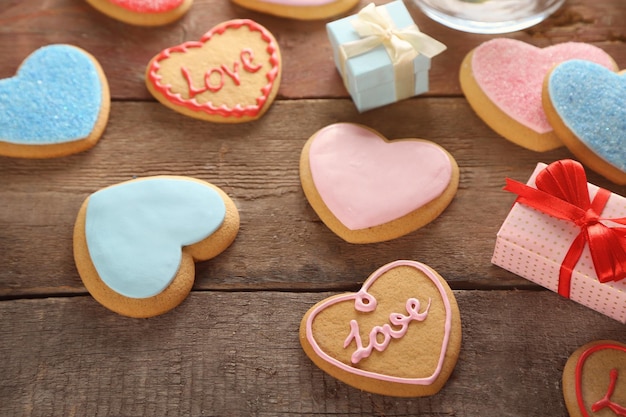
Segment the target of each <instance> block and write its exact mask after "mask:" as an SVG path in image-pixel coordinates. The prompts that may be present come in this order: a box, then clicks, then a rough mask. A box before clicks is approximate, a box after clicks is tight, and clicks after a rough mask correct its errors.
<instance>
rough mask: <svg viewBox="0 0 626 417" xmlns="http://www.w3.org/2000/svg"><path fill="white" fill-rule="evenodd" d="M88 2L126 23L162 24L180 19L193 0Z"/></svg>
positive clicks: (141, 24) (142, 24) (98, 0)
mask: <svg viewBox="0 0 626 417" xmlns="http://www.w3.org/2000/svg"><path fill="white" fill-rule="evenodd" d="M87 3H89V4H91V5H92V6H93V7H94V8H95V9H96V10H98V11H100V12H101V13H104V14H105V15H107V16H109V17H112V18H113V19H117V20H119V21H121V22H124V23H129V24H131V25H138V26H160V25H166V24H168V23H171V22H173V21H174V20H177V19H180V18H181V17H182V16H183V15H184V14H185V13H187V11H188V10H189V8H190V7H191V4H192V3H193V0H87Z"/></svg>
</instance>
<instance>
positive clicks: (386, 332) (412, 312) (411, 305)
mask: <svg viewBox="0 0 626 417" xmlns="http://www.w3.org/2000/svg"><path fill="white" fill-rule="evenodd" d="M367 300H370V299H367ZM374 300H375V299H374ZM430 303H431V300H430V299H429V300H428V306H426V309H425V310H424V311H423V312H421V313H420V312H419V309H420V302H419V300H417V299H415V298H409V299H408V300H407V301H406V312H407V313H408V314H407V315H404V314H401V313H391V314H390V315H389V321H390V322H391V325H393V326H395V327H396V328H397V327H400V328H399V329H396V328H394V327H392V326H391V325H389V323H385V324H383V325H382V326H374V328H373V329H372V330H371V331H370V333H369V344H368V345H367V347H364V346H363V341H362V340H361V334H360V331H359V323H358V322H357V321H356V320H351V321H350V334H348V337H347V338H346V340H345V341H344V343H343V347H344V349H345V348H347V347H348V346H349V345H350V343H352V340H354V342H355V344H356V347H357V349H356V350H355V351H354V353H353V354H352V357H351V360H352V363H355V364H356V363H359V361H360V360H361V359H363V358H367V357H369V356H370V355H371V354H372V351H373V350H374V349H376V350H377V351H379V352H382V351H384V350H385V349H387V346H389V343H390V342H391V339H400V338H402V337H404V335H405V334H406V332H407V331H408V330H409V323H410V322H411V321H424V320H426V317H427V316H428V310H429V309H430ZM359 304H362V300H361V299H360V298H357V299H356V300H355V308H356V309H357V310H361V309H360V308H359V307H360V305H359ZM371 304H373V303H372V302H367V303H366V305H367V307H368V308H369V307H370V305H371ZM370 311H371V310H370ZM379 335H380V336H382V341H381V340H379Z"/></svg>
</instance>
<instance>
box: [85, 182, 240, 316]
mask: <svg viewBox="0 0 626 417" xmlns="http://www.w3.org/2000/svg"><path fill="white" fill-rule="evenodd" d="M238 228H239V215H238V213H237V209H236V207H235V206H234V203H233V202H232V200H231V199H230V198H229V197H228V196H227V195H226V194H225V193H224V192H223V191H222V190H220V189H219V188H217V187H215V186H213V185H211V184H209V183H206V182H204V181H200V180H195V179H192V178H187V177H175V176H161V177H149V178H144V179H140V180H133V181H128V182H124V183H121V184H117V185H114V186H111V187H108V188H104V189H102V190H100V191H98V192H96V193H94V194H92V195H91V196H89V198H87V199H86V200H85V202H84V203H83V206H82V207H81V210H80V212H79V215H78V218H77V220H76V226H75V230H74V256H75V260H76V266H77V268H78V272H79V273H80V276H81V278H82V280H83V283H84V284H85V287H87V290H89V292H90V293H91V294H92V295H93V297H94V298H95V299H96V300H98V301H99V302H100V303H101V304H103V305H104V306H105V307H107V308H109V309H111V310H113V311H116V312H118V313H120V314H123V315H127V316H131V317H150V316H154V315H157V314H162V313H164V312H166V311H168V310H170V309H172V308H173V307H175V306H176V305H178V304H179V303H180V302H181V301H182V300H183V299H184V298H185V297H186V296H187V294H188V293H189V291H190V290H191V286H192V285H193V281H194V261H199V260H207V259H211V258H213V257H215V256H217V255H218V254H219V253H221V252H222V251H223V250H225V249H226V248H227V247H228V246H229V245H230V244H231V243H232V241H233V240H234V239H235V236H236V234H237V231H238Z"/></svg>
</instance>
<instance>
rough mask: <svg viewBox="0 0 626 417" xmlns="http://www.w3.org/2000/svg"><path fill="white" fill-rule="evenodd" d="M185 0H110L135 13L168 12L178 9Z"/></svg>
mask: <svg viewBox="0 0 626 417" xmlns="http://www.w3.org/2000/svg"><path fill="white" fill-rule="evenodd" d="M183 1H184V0H158V1H157V2H156V4H155V2H154V1H143V2H142V1H133V0H109V2H111V3H113V4H115V5H116V6H119V7H122V8H124V9H126V10H130V11H131V12H135V13H167V12H170V11H172V10H175V9H177V8H178V7H180V6H181V5H182V4H183Z"/></svg>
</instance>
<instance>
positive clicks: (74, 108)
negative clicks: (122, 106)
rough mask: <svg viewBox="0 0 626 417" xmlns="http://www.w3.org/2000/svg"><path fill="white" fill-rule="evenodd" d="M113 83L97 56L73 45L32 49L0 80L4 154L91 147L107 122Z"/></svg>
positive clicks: (38, 154)
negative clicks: (17, 65)
mask: <svg viewBox="0 0 626 417" xmlns="http://www.w3.org/2000/svg"><path fill="white" fill-rule="evenodd" d="M110 101H111V99H110V95H109V86H108V82H107V79H106V76H105V75H104V72H103V71H102V68H101V67H100V64H99V63H98V61H97V60H96V59H95V58H94V57H93V56H92V55H90V54H89V53H87V52H85V51H84V50H82V49H80V48H77V47H75V46H71V45H62V44H60V45H48V46H44V47H42V48H39V49H37V50H36V51H35V52H33V53H32V54H31V55H30V56H28V58H26V60H24V62H23V63H22V65H21V66H20V68H19V70H18V72H17V74H16V75H15V76H13V77H11V78H5V79H2V80H0V155H4V156H10V157H17V158H54V157H59V156H65V155H70V154H73V153H77V152H81V151H84V150H87V149H89V148H91V147H93V146H94V145H95V144H96V143H97V141H98V139H99V138H100V136H101V135H102V133H103V132H104V129H105V127H106V124H107V121H108V118H109V109H110Z"/></svg>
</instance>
